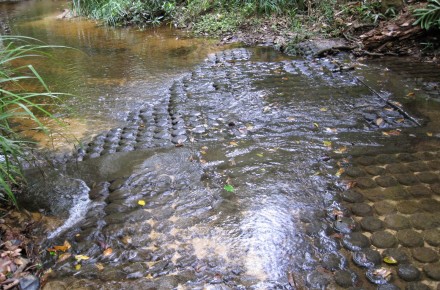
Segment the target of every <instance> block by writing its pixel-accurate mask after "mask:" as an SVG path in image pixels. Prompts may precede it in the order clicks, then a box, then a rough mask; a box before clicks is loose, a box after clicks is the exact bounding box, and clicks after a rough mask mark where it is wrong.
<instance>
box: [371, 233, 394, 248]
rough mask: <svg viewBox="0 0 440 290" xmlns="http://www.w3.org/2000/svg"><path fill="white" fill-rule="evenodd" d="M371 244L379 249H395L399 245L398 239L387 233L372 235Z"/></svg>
mask: <svg viewBox="0 0 440 290" xmlns="http://www.w3.org/2000/svg"><path fill="white" fill-rule="evenodd" d="M371 243H372V244H373V245H375V246H376V247H378V248H382V249H385V248H393V247H395V246H396V244H397V239H396V237H394V236H393V235H392V234H390V233H389V232H386V231H380V232H375V233H373V234H372V235H371Z"/></svg>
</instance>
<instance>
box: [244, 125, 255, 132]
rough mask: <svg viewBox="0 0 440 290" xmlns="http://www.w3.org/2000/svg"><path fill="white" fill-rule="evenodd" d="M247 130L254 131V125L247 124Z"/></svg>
mask: <svg viewBox="0 0 440 290" xmlns="http://www.w3.org/2000/svg"><path fill="white" fill-rule="evenodd" d="M246 129H248V130H249V131H251V130H252V129H254V125H252V124H251V123H247V124H246Z"/></svg>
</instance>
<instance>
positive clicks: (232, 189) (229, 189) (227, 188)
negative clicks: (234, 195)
mask: <svg viewBox="0 0 440 290" xmlns="http://www.w3.org/2000/svg"><path fill="white" fill-rule="evenodd" d="M223 189H224V190H226V191H227V192H234V191H235V188H234V187H233V186H232V185H230V184H226V185H225V186H224V187H223Z"/></svg>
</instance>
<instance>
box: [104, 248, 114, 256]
mask: <svg viewBox="0 0 440 290" xmlns="http://www.w3.org/2000/svg"><path fill="white" fill-rule="evenodd" d="M112 253H113V249H112V248H107V249H105V250H104V252H102V255H103V256H104V257H107V256H110V255H111V254H112Z"/></svg>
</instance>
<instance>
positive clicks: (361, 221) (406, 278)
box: [341, 151, 440, 289]
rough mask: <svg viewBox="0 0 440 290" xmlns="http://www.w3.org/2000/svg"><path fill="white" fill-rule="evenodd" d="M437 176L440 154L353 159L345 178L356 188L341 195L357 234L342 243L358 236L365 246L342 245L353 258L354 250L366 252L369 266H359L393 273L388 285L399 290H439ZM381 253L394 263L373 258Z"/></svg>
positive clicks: (439, 197)
mask: <svg viewBox="0 0 440 290" xmlns="http://www.w3.org/2000/svg"><path fill="white" fill-rule="evenodd" d="M439 173H440V151H421V152H416V153H397V154H379V155H376V156H360V157H356V158H353V160H352V166H350V167H349V168H347V169H346V171H345V175H344V180H346V181H347V182H348V183H349V184H351V185H352V186H353V185H354V187H353V188H351V189H349V190H347V191H345V192H343V193H342V194H341V197H342V199H343V203H344V205H345V206H346V208H347V209H350V212H351V213H350V216H351V218H352V219H353V220H354V221H355V223H356V228H355V229H356V230H359V231H353V232H352V233H348V234H347V235H346V236H345V237H344V238H343V239H344V240H346V239H348V237H350V236H352V235H355V234H356V235H359V234H360V233H362V234H361V235H362V237H365V238H366V239H365V241H366V242H365V244H362V246H361V247H360V248H358V249H353V247H350V245H349V244H347V243H345V244H344V240H343V244H344V246H345V248H347V249H348V250H351V251H354V253H353V260H355V258H354V257H355V255H356V252H358V251H364V252H365V251H370V252H369V253H367V254H366V255H364V256H363V258H364V259H367V260H368V259H370V260H371V261H373V262H372V263H370V264H369V265H360V263H357V264H358V265H359V267H366V268H367V269H368V268H370V267H386V268H389V269H391V271H392V274H391V275H392V278H391V282H392V283H394V284H395V285H396V286H400V287H402V289H404V287H406V288H405V289H438V288H437V287H439V283H438V281H440V263H439V245H440V230H439V226H440V214H439V213H440V178H439V176H440V175H439ZM357 239H359V237H357ZM359 240H360V239H359ZM368 240H369V242H367V241H368ZM370 245H371V246H370ZM379 255H381V256H382V258H384V257H385V256H391V257H393V258H395V259H396V260H397V265H395V266H393V265H386V264H385V263H384V262H382V261H381V260H382V259H376V260H374V257H376V256H377V257H379ZM387 289H392V288H387ZM393 289H394V288H393ZM396 289H397V288H396Z"/></svg>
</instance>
